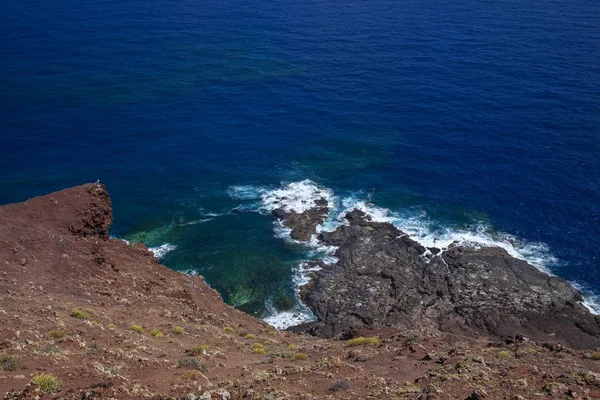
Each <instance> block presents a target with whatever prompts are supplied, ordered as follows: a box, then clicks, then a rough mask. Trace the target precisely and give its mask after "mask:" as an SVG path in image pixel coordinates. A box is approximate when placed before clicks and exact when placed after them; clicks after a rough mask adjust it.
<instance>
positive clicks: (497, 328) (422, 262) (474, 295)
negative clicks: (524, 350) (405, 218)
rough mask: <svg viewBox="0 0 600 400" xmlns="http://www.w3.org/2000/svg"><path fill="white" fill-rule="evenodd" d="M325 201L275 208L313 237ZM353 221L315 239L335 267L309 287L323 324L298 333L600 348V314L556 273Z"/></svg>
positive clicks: (493, 251) (492, 252) (306, 293)
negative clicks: (393, 331) (382, 332)
mask: <svg viewBox="0 0 600 400" xmlns="http://www.w3.org/2000/svg"><path fill="white" fill-rule="evenodd" d="M325 204H326V202H325V203H324V199H319V200H317V201H315V207H313V208H310V209H309V210H307V211H305V212H304V213H302V214H296V213H289V212H286V211H285V210H283V209H276V210H274V211H273V212H272V215H273V217H275V218H277V219H279V220H280V221H281V223H283V224H284V225H285V226H286V227H288V228H289V229H291V232H292V233H297V234H293V235H292V238H293V239H296V240H305V241H307V240H309V239H310V237H311V235H316V234H317V226H318V225H320V224H321V223H322V222H323V218H324V216H325V215H327V212H328V209H327V208H326V205H325ZM345 219H346V224H345V225H341V226H339V227H338V228H337V229H336V230H335V231H333V232H322V233H319V234H318V235H317V240H318V242H319V244H322V245H326V246H335V247H337V250H336V252H335V257H336V258H337V259H338V260H337V262H336V263H333V264H326V263H324V262H316V265H317V266H319V267H320V268H321V269H320V270H319V271H316V272H314V273H313V275H312V279H311V280H310V282H309V283H308V284H307V285H305V286H303V287H302V288H301V298H302V300H303V302H304V303H305V304H306V305H307V306H308V307H309V308H310V309H311V310H312V311H313V313H314V314H315V316H316V317H317V318H318V321H316V322H312V323H306V324H302V325H299V326H296V327H293V328H291V329H292V330H294V331H297V332H298V331H299V332H309V333H311V334H314V335H317V336H320V337H336V338H340V337H342V338H346V337H352V336H353V335H354V333H353V332H355V331H358V330H361V329H365V328H368V329H372V328H383V327H388V328H398V329H423V328H433V329H438V330H440V331H443V332H449V333H455V334H463V335H471V336H491V337H496V338H498V339H506V338H507V337H514V336H515V335H525V336H528V337H532V338H536V339H538V340H545V341H557V342H562V343H564V344H567V345H569V346H571V347H573V348H595V347H598V346H600V318H599V317H598V316H595V315H592V314H591V313H590V312H589V311H588V309H587V308H586V307H585V306H584V305H583V304H582V300H583V297H582V295H581V293H580V292H579V291H577V290H576V289H575V288H573V287H572V286H571V285H570V284H569V283H568V282H567V281H565V280H563V279H561V278H558V277H554V276H549V275H547V274H545V273H543V272H541V271H539V270H538V269H536V268H535V267H533V266H531V265H530V264H528V263H527V262H525V261H523V260H519V259H516V258H514V257H511V256H510V255H509V254H508V253H507V252H506V251H505V250H504V249H501V248H495V247H483V248H478V247H474V246H464V245H462V246H461V245H458V244H456V245H453V246H450V248H448V249H444V251H441V249H438V248H425V247H423V246H421V245H420V244H419V243H417V242H415V241H414V240H412V239H410V238H409V237H408V236H407V235H406V234H405V233H404V232H401V231H400V230H398V229H397V228H396V227H394V226H393V225H392V224H390V223H382V222H373V221H371V218H370V217H369V215H367V214H365V213H364V212H362V211H360V210H354V211H351V212H349V213H348V214H347V215H346V216H345Z"/></svg>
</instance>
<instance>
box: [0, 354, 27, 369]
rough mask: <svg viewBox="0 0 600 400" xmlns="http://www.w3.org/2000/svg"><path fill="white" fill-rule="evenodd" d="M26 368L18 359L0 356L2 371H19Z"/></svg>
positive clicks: (4, 355)
mask: <svg viewBox="0 0 600 400" xmlns="http://www.w3.org/2000/svg"><path fill="white" fill-rule="evenodd" d="M24 368H25V367H24V366H23V364H21V361H19V359H18V358H17V357H11V356H8V355H6V354H0V369H1V370H2V371H17V370H19V369H24Z"/></svg>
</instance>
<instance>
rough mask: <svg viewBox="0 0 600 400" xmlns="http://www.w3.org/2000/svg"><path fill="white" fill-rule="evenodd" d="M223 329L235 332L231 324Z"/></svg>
mask: <svg viewBox="0 0 600 400" xmlns="http://www.w3.org/2000/svg"><path fill="white" fill-rule="evenodd" d="M223 330H224V331H225V332H227V333H233V332H235V330H234V329H233V328H232V327H230V326H226V327H225V328H223Z"/></svg>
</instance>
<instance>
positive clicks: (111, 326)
mask: <svg viewBox="0 0 600 400" xmlns="http://www.w3.org/2000/svg"><path fill="white" fill-rule="evenodd" d="M107 328H108V330H109V331H114V330H115V329H117V327H116V326H115V324H108V326H107Z"/></svg>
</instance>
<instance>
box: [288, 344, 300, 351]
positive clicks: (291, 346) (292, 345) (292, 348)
mask: <svg viewBox="0 0 600 400" xmlns="http://www.w3.org/2000/svg"><path fill="white" fill-rule="evenodd" d="M288 349H290V350H292V351H294V350H297V349H298V346H296V345H295V344H293V343H292V344H290V345H289V346H288Z"/></svg>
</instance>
